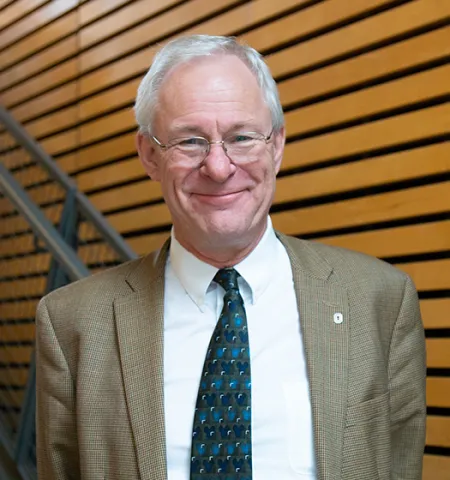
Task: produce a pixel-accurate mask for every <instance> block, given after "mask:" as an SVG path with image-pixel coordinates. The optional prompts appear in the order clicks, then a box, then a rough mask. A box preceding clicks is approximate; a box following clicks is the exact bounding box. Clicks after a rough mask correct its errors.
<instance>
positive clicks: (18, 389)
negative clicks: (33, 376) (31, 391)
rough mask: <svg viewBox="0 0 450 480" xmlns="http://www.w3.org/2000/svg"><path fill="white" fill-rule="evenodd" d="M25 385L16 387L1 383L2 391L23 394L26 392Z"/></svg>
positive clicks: (0, 388)
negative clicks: (22, 392)
mask: <svg viewBox="0 0 450 480" xmlns="http://www.w3.org/2000/svg"><path fill="white" fill-rule="evenodd" d="M25 388H26V386H25V385H16V384H12V383H0V390H1V391H3V392H5V391H13V392H21V391H23V390H25Z"/></svg>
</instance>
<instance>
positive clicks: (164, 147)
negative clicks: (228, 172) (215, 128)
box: [148, 128, 275, 165]
mask: <svg viewBox="0 0 450 480" xmlns="http://www.w3.org/2000/svg"><path fill="white" fill-rule="evenodd" d="M274 130H275V129H274V128H272V130H271V131H270V133H269V135H264V134H263V133H261V132H254V131H245V132H237V133H235V134H230V135H228V136H226V137H225V138H224V139H222V140H212V141H210V140H208V139H207V138H206V137H202V136H201V135H194V136H192V137H180V138H179V139H174V141H177V140H180V142H181V141H182V140H190V139H193V138H199V139H201V140H205V141H206V145H207V150H206V152H205V155H204V157H203V158H202V161H201V162H199V165H202V164H203V162H204V161H205V160H206V159H207V158H208V155H209V154H210V152H211V145H221V146H222V149H223V151H224V153H225V155H226V156H227V157H228V158H229V159H230V160H231V161H232V162H233V163H234V162H235V160H233V159H232V158H231V157H230V156H229V155H228V152H227V150H226V148H225V141H226V140H227V138H229V137H231V136H232V135H245V134H256V135H260V136H261V140H263V141H264V143H265V144H266V145H267V144H268V143H269V141H270V140H271V139H272V135H273V133H274ZM148 134H149V137H150V138H151V139H152V140H153V141H154V142H155V143H156V145H158V147H159V148H160V149H161V150H162V151H166V152H167V151H168V150H169V149H170V148H174V147H176V146H178V145H179V143H175V144H173V145H170V144H169V143H166V144H164V143H162V142H161V141H160V140H158V138H156V137H155V136H154V135H152V133H151V132H150V131H149V132H148ZM238 163H239V162H238Z"/></svg>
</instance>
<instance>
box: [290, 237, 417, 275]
mask: <svg viewBox="0 0 450 480" xmlns="http://www.w3.org/2000/svg"><path fill="white" fill-rule="evenodd" d="M281 237H282V238H281V239H282V241H284V242H283V243H285V244H286V243H287V244H288V245H289V247H290V249H291V251H292V252H294V254H295V255H298V257H299V259H300V261H301V262H302V263H303V262H307V263H309V264H311V263H312V262H314V261H315V262H318V261H322V262H324V263H325V264H327V265H328V266H329V267H330V271H333V273H334V275H336V276H338V277H339V278H340V279H341V280H348V281H355V280H357V279H359V278H371V279H373V280H374V281H375V280H376V278H381V279H391V280H393V281H400V282H402V283H403V282H404V281H405V280H406V278H407V277H408V276H407V274H406V273H405V272H403V271H401V270H399V269H398V268H396V267H394V266H393V265H391V264H389V263H387V262H386V261H384V260H381V259H379V258H376V257H373V256H371V255H367V254H365V253H362V252H357V251H354V250H350V249H347V248H342V247H336V246H332V245H327V244H325V243H321V242H316V241H311V240H303V239H299V238H296V237H291V236H286V235H281Z"/></svg>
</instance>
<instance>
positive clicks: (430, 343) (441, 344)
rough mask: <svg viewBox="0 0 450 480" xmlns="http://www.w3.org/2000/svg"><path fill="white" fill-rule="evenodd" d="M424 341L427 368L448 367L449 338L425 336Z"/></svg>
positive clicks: (449, 361)
mask: <svg viewBox="0 0 450 480" xmlns="http://www.w3.org/2000/svg"><path fill="white" fill-rule="evenodd" d="M426 343H427V366H428V368H450V356H449V355H448V352H449V351H450V350H449V349H450V338H427V340H426ZM449 431H450V430H449Z"/></svg>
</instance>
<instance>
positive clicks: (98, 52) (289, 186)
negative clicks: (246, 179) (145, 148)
mask: <svg viewBox="0 0 450 480" xmlns="http://www.w3.org/2000/svg"><path fill="white" fill-rule="evenodd" d="M188 33H189V34H192V33H207V34H215V35H236V36H238V37H239V38H240V39H241V40H242V41H244V42H246V43H248V44H249V45H251V46H252V47H254V48H256V49H257V50H259V51H260V52H261V53H262V54H264V56H265V58H266V60H267V63H268V65H269V67H270V69H271V71H272V74H273V75H274V77H275V79H276V80H277V82H278V86H279V91H280V96H281V101H282V104H283V107H284V110H285V114H286V125H287V145H286V151H285V157H284V163H283V165H282V169H281V172H280V174H279V179H278V184H277V193H276V197H275V202H274V205H273V208H272V219H273V224H274V226H275V228H277V229H278V230H280V231H282V232H284V233H288V234H291V235H295V236H299V237H302V238H305V239H313V240H317V241H320V242H324V243H327V244H330V245H338V246H342V247H346V248H350V249H354V250H359V251H362V252H365V253H368V254H370V255H374V256H377V257H379V258H382V259H384V260H386V261H387V262H389V263H392V264H394V265H396V266H397V267H398V268H400V269H402V270H404V271H405V272H407V273H408V274H409V275H411V276H412V278H413V279H414V282H415V284H416V286H417V289H418V291H419V296H420V301H421V309H422V314H423V319H424V324H425V329H426V336H427V352H428V360H427V362H428V372H427V373H428V378H427V396H428V422H427V427H428V431H427V442H426V443H427V446H426V449H425V457H424V465H425V467H424V475H423V478H424V479H425V480H450V142H449V140H450V103H449V100H450V1H449V0H351V1H348V0H276V1H275V0H84V1H83V0H53V1H45V0H15V1H10V0H0V109H1V110H0V159H1V163H0V192H1V195H0V479H2V480H10V479H16V478H17V479H18V478H21V479H23V480H27V479H33V478H36V472H35V453H34V363H33V344H34V312H35V308H36V304H37V301H38V299H39V298H40V297H41V296H42V295H43V294H44V293H45V292H47V291H49V290H51V289H53V288H56V287H58V286H60V285H63V284H64V283H67V282H68V281H71V280H75V279H77V278H81V277H82V276H85V275H88V274H90V273H92V272H96V271H98V270H100V269H103V268H107V267H109V266H112V265H116V264H117V263H120V262H122V261H124V260H127V259H129V258H133V257H135V256H136V255H142V254H145V253H147V252H149V251H151V250H153V249H155V248H158V247H159V246H160V245H161V244H162V242H163V240H164V239H165V238H166V237H167V236H168V235H169V232H170V227H171V225H170V217H169V212H168V210H167V208H166V206H165V205H164V202H163V200H162V196H161V190H160V188H159V185H158V184H156V183H153V182H151V181H150V180H149V179H148V178H146V176H145V173H144V171H143V169H142V167H141V165H140V163H139V161H138V160H137V157H136V153H135V147H134V135H135V131H136V127H135V123H134V119H133V113H132V105H133V99H134V97H135V93H136V88H137V85H138V83H139V80H140V78H141V77H142V76H143V74H144V73H145V71H146V70H147V69H148V67H149V65H150V64H151V61H152V57H153V55H154V52H155V51H156V49H157V47H158V45H160V44H161V43H164V42H166V41H167V40H169V39H171V38H175V37H176V36H179V35H183V34H188ZM100 213H101V214H102V215H100ZM111 227H112V228H111ZM115 232H118V233H119V234H120V235H117V233H115Z"/></svg>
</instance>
